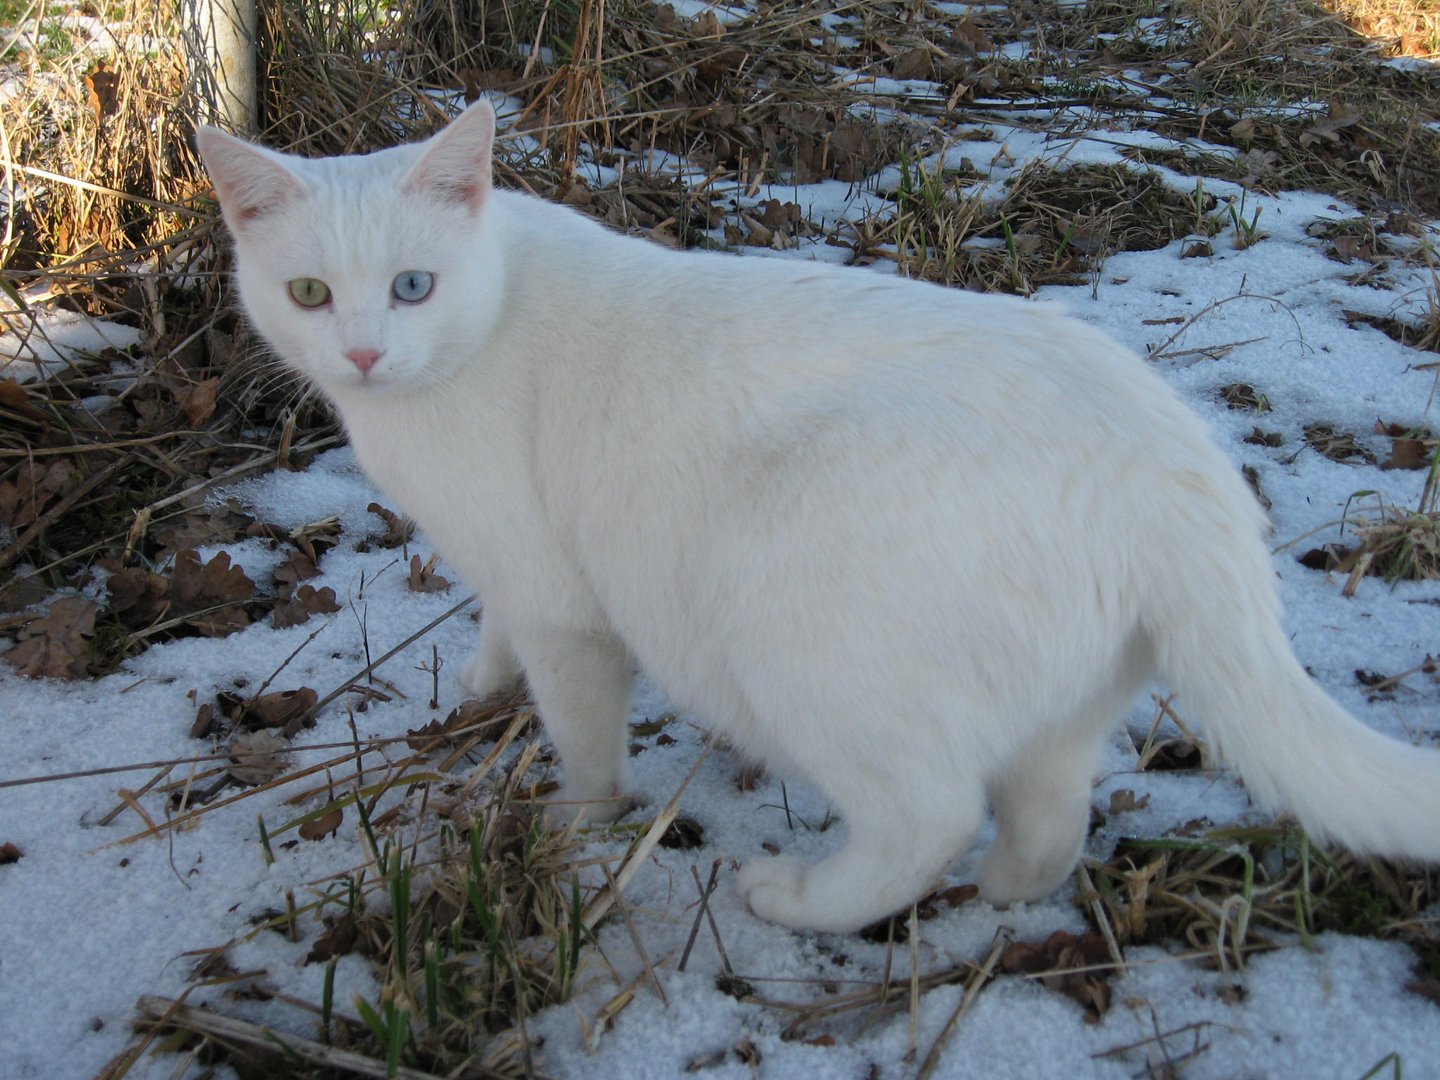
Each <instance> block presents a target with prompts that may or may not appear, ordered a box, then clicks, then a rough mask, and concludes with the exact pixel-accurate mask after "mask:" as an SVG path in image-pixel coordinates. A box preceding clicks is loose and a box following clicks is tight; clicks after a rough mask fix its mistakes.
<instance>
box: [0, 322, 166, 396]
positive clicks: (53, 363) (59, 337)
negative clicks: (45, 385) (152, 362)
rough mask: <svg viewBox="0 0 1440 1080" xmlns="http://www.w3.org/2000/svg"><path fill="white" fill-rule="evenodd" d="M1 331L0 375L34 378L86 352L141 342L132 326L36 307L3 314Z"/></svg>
mask: <svg viewBox="0 0 1440 1080" xmlns="http://www.w3.org/2000/svg"><path fill="white" fill-rule="evenodd" d="M5 322H6V323H8V324H9V326H10V328H9V329H7V330H6V331H5V332H4V333H0V378H5V379H15V380H16V381H17V382H33V381H34V380H35V379H38V378H42V377H44V376H48V375H52V374H54V373H55V372H57V371H63V370H65V369H66V368H67V367H70V366H72V365H73V364H74V363H75V362H76V361H77V360H78V359H80V358H81V356H82V355H83V354H85V353H100V352H104V351H105V350H107V349H118V350H121V351H123V350H125V349H130V348H133V347H134V346H136V345H138V344H139V343H140V338H141V334H140V331H139V330H137V329H135V328H134V327H133V326H123V325H121V324H120V323H115V322H109V321H107V320H104V319H91V318H89V317H87V316H85V315H81V314H79V313H77V312H73V311H35V312H29V313H26V314H24V315H18V314H11V315H7V316H6V317H5Z"/></svg>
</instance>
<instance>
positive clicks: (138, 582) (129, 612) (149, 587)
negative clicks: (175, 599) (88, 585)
mask: <svg viewBox="0 0 1440 1080" xmlns="http://www.w3.org/2000/svg"><path fill="white" fill-rule="evenodd" d="M105 588H106V589H108V590H109V592H110V612H111V614H113V615H115V616H116V617H117V618H118V619H119V620H120V621H121V622H122V623H124V624H125V625H126V626H128V627H130V628H131V629H141V628H144V627H147V626H150V625H152V624H153V623H155V622H156V621H157V620H158V619H159V618H160V616H161V615H162V614H163V613H164V612H165V609H166V608H167V607H169V606H170V582H169V580H168V579H167V578H165V577H162V576H161V575H160V574H156V573H152V572H151V571H149V570H146V569H144V568H143V567H139V566H129V567H122V568H121V569H119V570H117V571H116V572H115V573H113V574H111V575H110V576H109V578H107V579H106V581H105Z"/></svg>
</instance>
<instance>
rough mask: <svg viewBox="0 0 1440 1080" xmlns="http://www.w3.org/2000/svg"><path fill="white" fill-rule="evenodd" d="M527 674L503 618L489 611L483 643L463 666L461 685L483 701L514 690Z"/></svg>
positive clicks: (483, 620)
mask: <svg viewBox="0 0 1440 1080" xmlns="http://www.w3.org/2000/svg"><path fill="white" fill-rule="evenodd" d="M524 674H525V672H524V670H523V669H522V668H521V666H520V660H519V658H518V657H516V655H515V649H514V647H513V646H512V645H511V644H510V637H509V635H508V634H506V633H505V629H504V627H502V626H501V625H500V620H499V619H498V618H497V617H496V616H494V615H492V614H491V613H490V612H489V611H486V612H485V614H484V616H483V617H482V618H481V620H480V642H479V645H478V647H477V648H476V650H475V654H474V655H473V656H471V657H470V659H468V660H466V661H465V666H464V667H463V668H461V670H460V685H461V686H463V687H464V688H465V689H466V690H468V691H469V692H470V693H472V694H474V695H475V696H476V697H477V698H479V699H480V700H482V701H483V700H485V699H486V698H490V697H497V696H499V695H501V694H507V693H510V692H512V691H513V690H514V689H515V688H516V686H517V685H518V684H519V682H520V679H521V678H522V677H523V676H524Z"/></svg>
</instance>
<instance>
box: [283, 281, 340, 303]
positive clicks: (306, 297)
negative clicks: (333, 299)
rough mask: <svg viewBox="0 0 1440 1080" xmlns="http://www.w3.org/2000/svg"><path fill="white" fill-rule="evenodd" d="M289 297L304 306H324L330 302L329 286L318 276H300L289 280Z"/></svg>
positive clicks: (287, 286)
mask: <svg viewBox="0 0 1440 1080" xmlns="http://www.w3.org/2000/svg"><path fill="white" fill-rule="evenodd" d="M286 288H288V289H289V290H290V299H291V300H294V301H295V303H297V304H299V305H300V306H301V307H305V308H318V307H324V306H325V305H326V304H328V303H329V302H330V286H329V285H326V284H325V282H323V281H321V280H320V279H319V278H313V277H302V278H296V279H295V280H294V281H292V282H289V283H288V284H287V285H286Z"/></svg>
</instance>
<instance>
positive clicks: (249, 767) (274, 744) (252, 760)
mask: <svg viewBox="0 0 1440 1080" xmlns="http://www.w3.org/2000/svg"><path fill="white" fill-rule="evenodd" d="M287 749H288V746H287V745H286V743H285V740H284V739H282V738H280V737H279V736H278V735H272V734H270V732H268V731H250V732H245V733H244V734H241V735H236V736H235V738H233V739H231V740H230V760H231V761H232V762H233V764H232V765H231V766H230V775H231V776H233V777H234V778H235V779H236V780H238V781H240V783H242V784H249V785H251V786H259V785H260V784H268V783H269V782H270V781H271V780H274V779H275V778H276V777H277V776H279V775H280V774H281V773H282V772H284V771H285V769H286V768H287V767H288V765H289V760H288V755H287V753H286V751H287Z"/></svg>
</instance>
